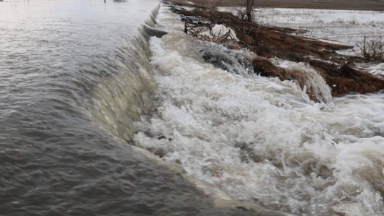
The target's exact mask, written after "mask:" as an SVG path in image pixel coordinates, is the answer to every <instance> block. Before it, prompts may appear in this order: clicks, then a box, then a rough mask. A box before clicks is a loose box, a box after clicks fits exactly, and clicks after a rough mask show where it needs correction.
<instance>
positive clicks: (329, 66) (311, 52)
mask: <svg viewBox="0 0 384 216" xmlns="http://www.w3.org/2000/svg"><path fill="white" fill-rule="evenodd" d="M172 10H173V11H174V12H176V13H178V14H180V15H181V17H182V20H183V21H184V22H185V32H186V33H187V34H191V35H193V36H195V37H199V35H198V32H201V29H199V28H207V29H208V30H210V28H212V27H213V26H214V25H216V24H221V25H224V26H226V27H228V28H231V29H232V30H233V31H234V32H235V33H236V36H237V38H238V39H239V41H237V42H234V41H233V40H231V39H230V38H229V37H224V38H223V37H222V38H219V40H217V39H216V40H214V41H215V42H220V43H222V44H224V45H226V46H228V47H230V48H233V49H240V48H248V49H249V50H251V51H252V52H254V53H255V54H257V56H258V57H256V58H250V57H247V58H248V60H249V61H250V62H252V65H253V67H254V71H255V73H258V74H260V75H262V76H267V77H278V78H279V79H280V80H295V81H297V83H299V85H300V87H302V89H305V88H304V85H305V83H306V82H305V80H306V75H305V72H303V71H293V70H286V69H284V68H281V67H278V66H275V65H274V64H273V63H272V62H271V61H270V60H269V58H274V57H277V58H279V59H283V60H289V61H294V62H304V63H306V64H308V65H310V66H311V67H313V68H314V69H316V70H317V72H318V73H319V74H320V75H321V76H322V77H323V78H324V80H325V81H326V83H327V84H328V85H329V86H330V87H331V90H332V96H342V95H345V94H349V93H362V94H365V93H374V92H378V91H380V90H383V89H384V80H382V79H380V78H377V77H375V76H373V75H371V74H369V73H367V72H365V71H362V70H359V69H356V68H354V64H355V63H356V62H363V61H364V59H363V58H362V57H359V56H345V55H341V54H338V53H337V52H336V51H337V50H343V49H349V48H352V46H348V45H343V44H337V43H334V42H332V43H331V42H327V41H323V40H316V39H313V38H306V37H302V36H300V34H298V30H296V29H291V28H281V27H271V26H264V25H261V24H258V23H255V22H252V23H250V22H247V21H245V20H242V19H239V18H238V17H236V16H234V15H232V14H231V13H226V12H218V11H215V10H210V9H201V8H196V9H194V10H192V11H190V10H184V9H182V8H180V7H172ZM228 35H229V34H228ZM228 35H227V36H228ZM199 39H202V40H210V41H212V38H209V37H205V38H204V37H199ZM306 91H307V94H308V95H309V96H310V98H311V99H312V100H314V101H318V98H316V97H315V95H314V93H313V92H312V90H311V89H310V88H307V89H306Z"/></svg>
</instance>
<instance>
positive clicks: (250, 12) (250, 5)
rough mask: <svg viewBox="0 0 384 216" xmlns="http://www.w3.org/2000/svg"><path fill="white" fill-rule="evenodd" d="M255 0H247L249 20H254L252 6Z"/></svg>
mask: <svg viewBox="0 0 384 216" xmlns="http://www.w3.org/2000/svg"><path fill="white" fill-rule="evenodd" d="M254 1H255V0H247V6H246V10H247V11H246V12H247V17H248V22H252V7H253V3H254Z"/></svg>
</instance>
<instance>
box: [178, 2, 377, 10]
mask: <svg viewBox="0 0 384 216" xmlns="http://www.w3.org/2000/svg"><path fill="white" fill-rule="evenodd" d="M171 1H172V2H174V3H177V4H188V2H193V4H194V5H195V6H198V7H205V8H213V7H216V6H217V7H244V6H245V3H246V1H245V0H171ZM255 7H257V8H263V7H269V8H310V9H336V10H373V11H384V1H378V0H269V1H265V0H255Z"/></svg>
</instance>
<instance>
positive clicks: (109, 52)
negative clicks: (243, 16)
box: [0, 0, 384, 216]
mask: <svg viewBox="0 0 384 216" xmlns="http://www.w3.org/2000/svg"><path fill="white" fill-rule="evenodd" d="M158 12H159V14H158V15H157V13H158ZM156 16H157V18H156ZM156 28H157V29H159V30H162V31H165V32H169V33H168V34H166V35H164V36H163V37H162V38H157V37H150V34H153V33H154V32H155V33H156V32H157V30H156ZM182 30H183V23H182V22H180V20H179V18H178V16H177V15H175V14H172V13H171V12H170V11H169V10H168V7H167V5H166V4H160V7H159V1H157V0H129V1H107V2H106V3H105V4H104V2H103V1H99V0H95V1H93V0H74V1H64V0H57V1H3V2H0V214H1V215H12V216H13V215H79V216H84V215H105V216H106V215H111V216H112V215H143V216H144V215H191V216H192V215H260V214H258V213H260V212H263V211H264V210H262V209H261V210H260V209H259V208H258V207H257V206H255V205H252V204H250V203H256V204H259V205H261V206H264V207H266V208H268V209H274V210H281V211H285V212H291V213H295V214H300V215H337V214H339V215H342V214H345V215H382V214H383V213H382V209H383V208H384V205H383V200H382V197H383V194H384V185H383V182H384V170H383V165H384V153H383V151H382V149H383V147H384V139H383V135H384V123H383V122H384V104H383V99H384V96H383V94H382V93H377V94H371V95H358V94H354V95H353V94H352V95H346V96H344V97H341V98H332V97H331V96H330V91H329V87H328V86H326V85H325V83H324V80H322V79H321V77H319V76H318V74H317V73H316V71H314V70H313V69H312V68H311V67H309V66H308V65H304V64H295V63H292V62H286V61H281V60H279V59H275V60H273V62H274V63H275V64H278V65H280V66H281V67H285V68H295V69H296V70H302V71H305V72H306V73H307V75H308V80H309V81H308V83H306V86H307V87H311V88H314V90H315V92H316V95H317V96H319V101H322V102H321V103H315V102H313V101H311V100H310V99H309V97H308V96H307V95H306V94H305V90H304V91H303V89H300V88H299V87H298V85H297V84H296V83H294V82H288V81H285V82H281V81H279V80H278V79H269V78H265V77H260V76H258V75H256V74H254V73H253V71H252V68H251V67H250V65H249V63H247V62H246V61H245V60H244V58H242V57H241V56H244V55H253V54H252V53H249V52H248V51H246V50H242V51H238V52H234V51H231V50H228V49H226V48H224V47H222V46H219V45H215V44H212V43H205V42H200V41H198V40H196V39H194V38H192V37H190V36H188V35H185V34H184V33H183V31H182ZM157 33H158V34H159V35H158V36H161V35H163V34H164V32H157ZM377 70H380V68H378V69H377ZM147 150H148V151H147ZM149 152H152V153H153V154H152V153H149ZM237 200H243V201H246V202H248V203H244V202H242V203H241V202H238V201H237ZM230 207H235V209H234V208H230ZM252 209H253V210H258V211H259V212H258V213H255V212H254V211H253V210H252ZM263 213H265V214H264V215H268V212H265V211H264V212H263ZM261 215H263V214H261ZM269 215H271V214H269ZM273 215H280V214H278V213H274V214H273Z"/></svg>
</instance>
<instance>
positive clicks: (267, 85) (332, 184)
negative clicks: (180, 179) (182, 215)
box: [134, 5, 384, 216]
mask: <svg viewBox="0 0 384 216" xmlns="http://www.w3.org/2000/svg"><path fill="white" fill-rule="evenodd" d="M157 22H158V23H157V27H158V28H160V29H162V30H164V31H167V32H169V34H167V35H165V36H163V37H162V38H161V39H160V38H154V37H153V38H151V39H150V48H151V51H152V54H153V56H152V57H151V64H152V65H153V67H154V68H155V69H154V75H153V76H154V79H155V81H156V83H157V84H158V88H159V93H158V94H157V97H156V98H155V100H156V101H155V104H156V110H155V112H154V113H152V114H151V115H148V116H146V118H145V119H144V120H143V121H141V122H138V123H136V125H137V129H138V132H137V133H136V134H135V136H134V140H135V144H136V145H137V146H140V147H142V148H145V149H148V150H149V151H151V152H153V153H155V154H157V155H159V156H160V157H162V159H163V160H164V161H166V162H168V163H170V164H180V165H181V166H182V167H183V168H184V169H185V170H186V172H187V174H188V175H189V176H192V177H193V178H197V179H201V180H204V181H206V182H209V183H210V184H212V185H216V186H217V187H218V188H219V189H221V190H222V191H223V192H225V193H226V194H227V195H228V196H229V197H230V198H232V199H241V200H246V201H250V202H255V203H259V204H261V205H262V206H265V207H268V208H272V209H280V210H283V211H287V212H291V213H295V214H300V215H350V216H352V215H383V211H382V210H383V209H384V203H383V195H384V184H383V182H384V169H383V168H384V152H383V151H382V149H383V148H384V138H383V136H384V103H383V102H384V100H383V99H384V95H383V94H382V93H377V94H369V95H359V94H351V95H346V96H343V97H340V98H332V97H331V96H330V90H329V87H328V86H327V85H326V84H325V82H324V80H322V79H321V77H320V76H319V75H318V74H317V73H316V71H314V70H313V69H312V68H310V67H309V66H307V65H304V64H295V63H290V62H283V61H280V60H274V62H275V63H276V64H279V65H280V66H282V67H285V68H295V69H300V70H303V71H306V72H307V73H308V77H312V79H311V80H312V81H310V82H309V83H308V85H312V87H315V88H316V91H317V92H318V95H319V97H321V98H322V100H320V101H323V102H322V103H314V102H313V101H311V100H309V98H308V96H307V95H306V94H305V91H303V90H301V89H300V88H299V87H298V86H297V85H296V84H295V83H294V82H291V81H284V82H281V81H279V80H278V79H271V78H265V77H260V76H258V75H256V74H254V73H250V71H249V70H247V67H239V61H238V59H236V54H235V53H232V54H230V55H227V54H226V53H229V52H230V51H228V50H227V49H225V48H223V47H220V46H219V45H215V44H212V43H206V42H201V41H198V40H196V39H195V38H192V37H191V36H188V35H186V34H184V33H183V28H184V26H183V23H182V22H181V21H180V18H179V17H178V15H175V14H173V13H172V12H171V11H169V9H168V8H167V6H166V5H163V6H162V7H161V9H160V12H159V16H158V20H157ZM218 50H219V51H218ZM207 52H208V53H211V54H212V53H213V54H212V55H210V56H215V54H214V53H217V52H219V53H220V55H221V56H223V55H224V56H226V57H225V58H222V59H223V60H222V61H221V62H220V58H219V60H217V59H214V58H212V57H209V58H207V55H206V53H207ZM242 52H244V53H245V54H249V53H247V51H246V50H243V51H242ZM220 55H219V56H220ZM216 56H217V55H216ZM230 59H233V60H232V63H230V64H229V63H228V61H229V60H230ZM212 62H215V64H213V65H212V64H210V63H212ZM240 65H241V64H240ZM223 69H225V70H223ZM239 70H240V71H239Z"/></svg>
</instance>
